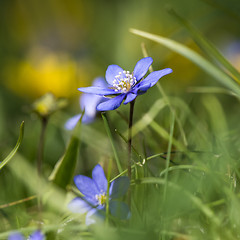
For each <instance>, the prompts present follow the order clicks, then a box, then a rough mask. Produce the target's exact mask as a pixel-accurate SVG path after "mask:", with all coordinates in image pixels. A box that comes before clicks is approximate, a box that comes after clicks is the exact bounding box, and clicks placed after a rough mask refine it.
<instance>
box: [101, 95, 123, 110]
mask: <svg viewBox="0 0 240 240" xmlns="http://www.w3.org/2000/svg"><path fill="white" fill-rule="evenodd" d="M125 96H126V94H120V95H118V96H116V97H114V98H111V99H109V100H108V101H106V102H103V103H100V104H99V105H98V106H97V110H98V111H109V110H114V109H116V108H118V107H119V106H120V105H121V103H122V101H123V99H124V98H125Z"/></svg>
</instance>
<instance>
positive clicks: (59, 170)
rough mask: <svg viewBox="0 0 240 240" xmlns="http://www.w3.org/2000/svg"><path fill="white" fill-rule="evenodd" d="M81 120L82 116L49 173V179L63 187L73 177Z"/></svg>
mask: <svg viewBox="0 0 240 240" xmlns="http://www.w3.org/2000/svg"><path fill="white" fill-rule="evenodd" d="M82 116H83V114H82ZM81 122H82V117H81V119H80V120H79V122H78V123H77V125H76V126H75V128H74V130H73V134H72V137H71V139H70V142H69V144H68V147H67V149H66V151H65V153H64V155H63V157H62V158H61V159H60V160H59V161H58V162H57V163H56V165H55V167H54V169H53V171H52V173H51V175H50V176H49V180H50V181H53V182H54V183H55V184H56V185H58V186H59V187H61V188H63V189H65V188H66V187H67V185H68V184H70V183H71V182H72V180H73V177H74V171H75V168H76V164H77V157H78V150H79V144H80V140H79V135H80V128H81Z"/></svg>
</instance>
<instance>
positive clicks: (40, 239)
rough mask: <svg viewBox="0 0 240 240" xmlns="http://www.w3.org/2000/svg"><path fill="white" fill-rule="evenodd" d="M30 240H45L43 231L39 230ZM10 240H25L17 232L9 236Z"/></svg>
mask: <svg viewBox="0 0 240 240" xmlns="http://www.w3.org/2000/svg"><path fill="white" fill-rule="evenodd" d="M28 239H29V240H44V239H45V238H44V235H43V234H42V232H41V231H39V230H37V231H35V232H33V233H32V234H31V235H30V236H29V238H28ZM8 240H24V237H23V235H22V234H21V233H19V232H15V233H12V234H10V235H9V237H8Z"/></svg>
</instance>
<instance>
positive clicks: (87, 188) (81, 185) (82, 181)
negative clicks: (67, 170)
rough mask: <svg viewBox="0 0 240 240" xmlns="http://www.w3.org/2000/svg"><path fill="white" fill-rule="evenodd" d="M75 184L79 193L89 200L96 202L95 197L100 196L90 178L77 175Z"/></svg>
mask: <svg viewBox="0 0 240 240" xmlns="http://www.w3.org/2000/svg"><path fill="white" fill-rule="evenodd" d="M74 182H75V184H76V186H77V188H78V189H79V191H80V192H81V193H82V194H83V195H84V196H86V197H87V198H89V199H92V200H94V199H95V196H96V195H97V194H99V191H98V188H97V186H96V184H95V182H94V181H93V180H92V179H91V178H89V177H86V176H83V175H77V176H75V177H74Z"/></svg>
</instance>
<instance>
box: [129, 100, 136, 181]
mask: <svg viewBox="0 0 240 240" xmlns="http://www.w3.org/2000/svg"><path fill="white" fill-rule="evenodd" d="M134 103H135V101H132V102H130V111H129V123H128V177H129V179H131V175H132V171H131V159H132V125H133V111H134Z"/></svg>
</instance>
